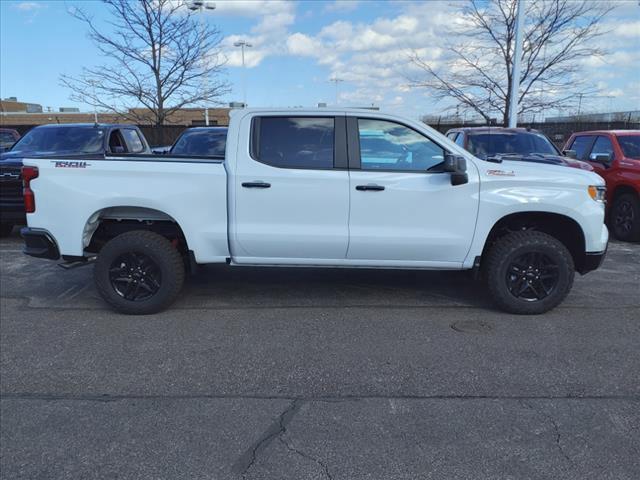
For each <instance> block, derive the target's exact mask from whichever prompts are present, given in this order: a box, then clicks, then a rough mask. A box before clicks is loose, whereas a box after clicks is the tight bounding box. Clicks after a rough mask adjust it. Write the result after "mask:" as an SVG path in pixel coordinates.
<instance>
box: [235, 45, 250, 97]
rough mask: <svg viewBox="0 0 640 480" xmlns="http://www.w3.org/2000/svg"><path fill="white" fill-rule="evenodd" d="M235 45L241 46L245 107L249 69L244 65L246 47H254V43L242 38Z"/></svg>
mask: <svg viewBox="0 0 640 480" xmlns="http://www.w3.org/2000/svg"><path fill="white" fill-rule="evenodd" d="M233 46H234V47H240V52H241V55H242V103H243V104H244V107H246V106H247V70H246V68H245V65H244V49H245V48H251V47H253V45H252V44H250V43H249V42H247V41H246V40H240V41H238V42H235V43H234V44H233Z"/></svg>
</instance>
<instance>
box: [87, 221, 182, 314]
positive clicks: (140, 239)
mask: <svg viewBox="0 0 640 480" xmlns="http://www.w3.org/2000/svg"><path fill="white" fill-rule="evenodd" d="M131 252H134V253H136V254H142V255H145V256H146V257H148V258H149V259H151V260H152V261H153V263H155V266H156V267H157V271H159V272H160V281H159V285H160V286H159V288H158V290H157V292H156V293H154V294H152V296H151V297H149V298H147V299H143V300H137V301H134V300H128V299H125V298H124V297H123V296H121V295H120V294H118V292H117V290H116V288H115V287H114V285H113V283H112V281H111V278H110V270H111V269H112V268H113V267H112V264H113V262H115V261H116V260H117V259H118V258H120V257H121V256H122V255H126V254H130V253H131ZM184 277H185V269H184V261H183V259H182V256H181V255H180V252H179V251H178V250H176V248H174V247H173V246H172V245H171V243H170V242H169V241H168V240H167V239H166V238H164V237H162V236H161V235H158V234H156V233H153V232H149V231H144V230H134V231H131V232H126V233H123V234H121V235H118V236H117V237H115V238H113V239H111V240H109V241H108V242H107V243H106V244H105V246H104V247H103V248H102V249H101V250H100V253H99V254H98V258H97V260H96V263H95V267H94V281H95V284H96V288H97V289H98V292H99V293H100V295H101V296H102V298H103V299H104V300H105V301H106V302H107V303H108V304H109V305H111V306H112V307H113V308H114V309H115V310H117V311H118V312H121V313H126V314H129V315H147V314H152V313H157V312H160V311H161V310H164V309H165V308H167V307H168V306H169V305H171V304H172V303H173V302H174V301H175V299H176V297H177V296H178V294H179V293H180V290H181V289H182V285H183V283H184Z"/></svg>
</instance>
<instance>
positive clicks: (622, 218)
mask: <svg viewBox="0 0 640 480" xmlns="http://www.w3.org/2000/svg"><path fill="white" fill-rule="evenodd" d="M634 219H635V218H634V212H633V205H632V204H631V202H630V201H629V200H627V199H621V200H619V201H618V202H616V208H615V211H614V212H613V228H614V229H615V231H616V233H617V234H619V235H620V236H627V235H631V230H632V229H633V221H634Z"/></svg>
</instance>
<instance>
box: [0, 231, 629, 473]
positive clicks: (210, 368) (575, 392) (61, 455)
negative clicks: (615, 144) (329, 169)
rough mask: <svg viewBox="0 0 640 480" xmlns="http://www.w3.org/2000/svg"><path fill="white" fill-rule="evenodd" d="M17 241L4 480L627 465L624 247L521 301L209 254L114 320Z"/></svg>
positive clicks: (433, 283)
mask: <svg viewBox="0 0 640 480" xmlns="http://www.w3.org/2000/svg"><path fill="white" fill-rule="evenodd" d="M20 249H21V241H20V239H19V237H18V236H17V234H16V233H15V232H14V235H13V237H12V238H9V239H3V240H1V241H0V260H1V265H0V281H1V283H0V295H1V305H0V315H1V320H0V321H1V323H0V342H1V343H0V346H1V370H0V388H1V395H2V398H1V427H2V428H1V459H0V472H1V473H0V474H1V476H2V478H7V479H18V478H28V479H57V478H68V479H84V478H100V479H111V478H113V479H115V478H119V479H133V478H140V479H147V478H154V479H177V478H194V479H235V478H247V479H298V480H300V479H323V478H330V479H417V478H421V479H525V478H532V479H547V478H548V479H565V478H571V479H581V480H582V479H592V478H593V479H599V480H600V479H616V480H621V479H638V478H640V348H638V346H639V344H640V245H637V244H636V245H632V244H624V243H612V244H611V245H610V249H609V254H608V257H607V259H606V261H605V263H604V265H603V267H602V268H601V269H600V270H598V271H596V272H594V273H591V274H589V275H587V276H585V277H578V278H577V279H576V283H575V286H574V289H573V292H572V293H571V295H570V296H569V298H568V299H567V300H566V301H565V303H564V304H563V305H562V306H561V307H560V308H558V309H556V310H555V311H553V312H550V313H548V314H546V315H542V316H538V317H518V316H512V315H508V314H504V313H500V312H498V311H496V310H494V309H493V308H492V307H491V305H490V304H489V303H488V300H487V296H486V295H485V293H484V290H483V289H482V287H481V286H480V285H478V284H476V283H474V282H472V281H471V280H470V278H469V277H468V276H467V275H466V274H461V273H439V272H415V271H413V272H412V271H406V272H396V271H375V270H356V271H354V270H330V269H323V270H311V269H284V268H273V269H253V268H241V269H240V268H238V269H229V268H226V267H207V268H203V269H202V270H201V271H200V272H199V273H198V274H197V275H195V276H193V277H191V278H189V280H188V282H187V285H186V288H185V290H184V292H183V295H182V296H181V298H180V300H179V301H178V303H177V304H176V305H175V306H174V307H173V308H172V309H171V310H169V311H167V312H164V313H162V314H159V315H155V316H151V317H127V316H123V315H118V314H115V313H113V312H111V311H110V310H108V309H107V308H106V307H105V306H104V304H103V303H102V301H101V300H100V299H99V297H98V294H97V292H96V291H95V289H94V287H93V283H92V276H91V273H92V272H91V267H87V268H79V269H76V270H72V271H68V272H65V271H63V270H62V269H60V268H58V267H57V266H56V265H55V263H53V262H48V261H43V260H36V259H31V258H29V257H26V256H24V255H22V254H21V253H20Z"/></svg>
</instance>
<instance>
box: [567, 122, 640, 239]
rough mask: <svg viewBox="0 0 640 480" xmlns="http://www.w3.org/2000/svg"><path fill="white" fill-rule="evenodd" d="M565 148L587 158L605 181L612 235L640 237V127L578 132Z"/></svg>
mask: <svg viewBox="0 0 640 480" xmlns="http://www.w3.org/2000/svg"><path fill="white" fill-rule="evenodd" d="M564 148H565V150H564V152H565V154H570V155H573V154H575V156H576V158H578V160H583V161H585V162H589V163H590V164H591V165H592V166H593V168H594V170H595V172H596V173H598V174H600V176H602V177H603V178H604V179H605V181H606V182H607V205H608V218H609V225H610V228H611V231H612V233H613V235H614V236H615V237H616V238H618V239H620V240H625V241H631V242H633V241H640V130H602V131H592V132H578V133H574V134H573V135H571V137H570V138H569V140H568V141H567V143H566V145H565V147H564Z"/></svg>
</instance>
